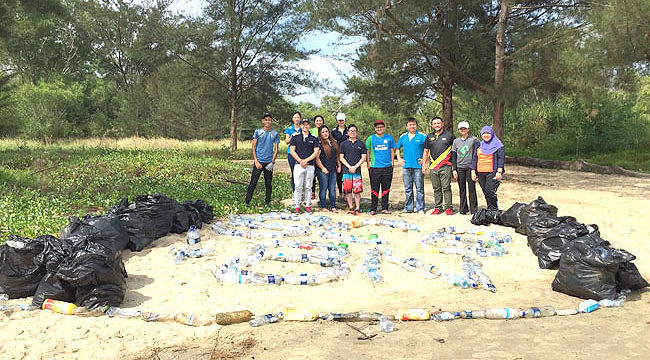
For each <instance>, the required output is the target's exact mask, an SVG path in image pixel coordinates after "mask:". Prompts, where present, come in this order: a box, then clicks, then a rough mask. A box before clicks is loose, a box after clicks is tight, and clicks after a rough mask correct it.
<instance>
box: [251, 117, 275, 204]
mask: <svg viewBox="0 0 650 360" xmlns="http://www.w3.org/2000/svg"><path fill="white" fill-rule="evenodd" d="M262 124H263V125H264V126H263V127H262V128H260V129H257V130H255V133H253V145H252V151H253V171H252V172H251V181H250V183H249V184H248V190H247V191H246V200H245V203H246V206H249V205H250V202H251V199H253V192H254V191H255V187H257V181H258V180H259V178H260V174H261V173H262V172H264V187H265V188H266V197H265V198H264V205H266V206H268V205H269V204H270V203H271V180H273V164H275V158H276V157H277V156H278V144H279V143H280V135H279V134H278V132H277V131H275V130H273V129H272V128H271V126H272V124H273V116H271V114H270V113H265V114H264V116H262Z"/></svg>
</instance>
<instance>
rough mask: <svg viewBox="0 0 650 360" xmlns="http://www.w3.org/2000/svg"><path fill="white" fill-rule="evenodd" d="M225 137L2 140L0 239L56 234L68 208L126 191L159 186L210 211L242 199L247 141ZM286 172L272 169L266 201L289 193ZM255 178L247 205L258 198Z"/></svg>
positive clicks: (88, 207) (239, 204) (102, 205)
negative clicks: (233, 146) (235, 145)
mask: <svg viewBox="0 0 650 360" xmlns="http://www.w3.org/2000/svg"><path fill="white" fill-rule="evenodd" d="M228 146H229V143H227V142H209V141H190V142H182V141H176V140H170V139H143V138H129V139H120V140H106V139H85V140H74V141H66V142H60V143H59V142H57V143H52V144H41V143H38V142H28V141H27V142H26V141H22V140H0V191H1V192H2V193H3V196H2V198H0V242H2V241H4V240H6V239H7V237H8V236H9V235H10V234H17V235H20V236H26V237H34V236H37V235H42V234H52V235H58V233H59V231H60V229H61V228H62V227H63V226H65V225H66V224H67V222H68V217H70V216H83V215H85V214H102V213H104V212H105V211H106V210H107V209H108V208H109V207H110V206H112V205H115V204H117V203H119V201H120V199H121V198H123V197H128V198H129V200H131V201H132V200H133V198H134V196H135V195H139V194H151V193H155V192H160V193H163V194H165V195H167V196H169V197H171V198H174V199H176V200H179V201H185V200H196V199H203V200H205V201H206V202H208V203H209V204H210V205H212V206H213V207H214V211H215V215H217V216H221V215H225V214H228V213H239V212H243V211H246V210H248V211H250V210H249V209H245V208H244V207H243V202H244V197H243V196H242V195H243V194H244V193H245V191H246V186H244V185H240V184H234V183H231V182H228V181H225V180H224V179H229V180H234V181H237V182H243V183H248V181H249V179H250V173H249V172H248V171H246V170H245V168H246V167H250V164H247V163H246V164H243V165H242V164H241V163H239V164H238V163H234V162H232V161H230V160H233V159H238V158H242V159H250V142H240V149H238V150H237V151H235V152H231V151H230V150H229V149H228ZM290 193H291V189H290V183H289V179H288V176H287V175H284V174H279V173H276V174H275V176H274V181H273V199H274V201H273V202H272V205H271V208H274V209H280V208H281V207H282V206H281V204H280V203H279V199H282V198H286V197H288V196H289V195H290ZM263 198H264V185H263V181H261V182H259V183H258V187H257V189H256V192H255V195H254V197H253V201H252V205H253V206H255V207H259V206H261V205H262V204H263Z"/></svg>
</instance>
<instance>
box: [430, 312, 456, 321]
mask: <svg viewBox="0 0 650 360" xmlns="http://www.w3.org/2000/svg"><path fill="white" fill-rule="evenodd" d="M457 317H460V313H452V312H449V311H445V312H442V313H440V314H434V315H432V316H431V318H432V319H433V320H434V321H449V320H454V319H456V318H457Z"/></svg>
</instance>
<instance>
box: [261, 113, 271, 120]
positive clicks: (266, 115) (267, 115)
mask: <svg viewBox="0 0 650 360" xmlns="http://www.w3.org/2000/svg"><path fill="white" fill-rule="evenodd" d="M265 117H270V118H271V119H272V120H274V119H273V115H271V113H270V112H265V113H264V116H262V119H264V118H265Z"/></svg>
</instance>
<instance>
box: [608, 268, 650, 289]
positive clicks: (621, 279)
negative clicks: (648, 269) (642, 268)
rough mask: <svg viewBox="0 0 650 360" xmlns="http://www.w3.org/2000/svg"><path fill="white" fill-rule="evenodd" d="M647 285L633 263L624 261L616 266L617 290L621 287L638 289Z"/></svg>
mask: <svg viewBox="0 0 650 360" xmlns="http://www.w3.org/2000/svg"><path fill="white" fill-rule="evenodd" d="M649 285H650V284H648V282H647V281H646V280H645V279H644V278H643V276H641V273H639V269H637V267H636V265H634V264H633V263H631V262H629V261H626V262H622V263H621V264H620V265H619V266H618V271H617V272H616V291H617V292H620V291H621V290H623V289H630V290H638V289H642V288H644V287H647V286H649Z"/></svg>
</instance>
